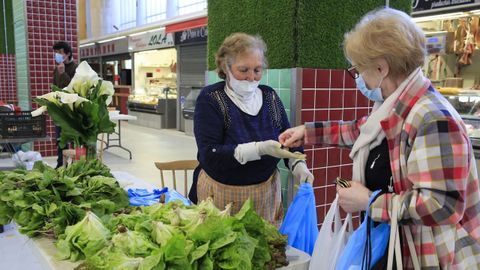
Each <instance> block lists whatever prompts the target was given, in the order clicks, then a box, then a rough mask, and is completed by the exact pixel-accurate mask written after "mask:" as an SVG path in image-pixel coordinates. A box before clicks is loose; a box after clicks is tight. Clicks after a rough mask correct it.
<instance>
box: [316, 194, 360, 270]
mask: <svg viewBox="0 0 480 270" xmlns="http://www.w3.org/2000/svg"><path fill="white" fill-rule="evenodd" d="M337 201H338V195H337V197H336V198H335V200H334V201H333V203H332V205H331V206H330V209H329V210H328V213H327V216H326V217H325V219H324V221H323V224H322V228H321V229H320V232H319V233H318V237H317V241H316V242H315V248H314V250H313V254H312V258H311V260H310V267H309V269H310V270H334V269H335V265H336V263H337V260H338V258H339V257H340V254H342V250H343V249H344V248H345V245H346V244H347V242H348V238H349V237H350V235H351V234H352V231H353V225H352V215H351V214H348V215H347V217H346V219H345V222H344V223H343V224H342V220H341V217H340V208H339V207H340V206H338V202H337ZM332 230H333V231H332Z"/></svg>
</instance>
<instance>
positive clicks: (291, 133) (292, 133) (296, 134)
mask: <svg viewBox="0 0 480 270" xmlns="http://www.w3.org/2000/svg"><path fill="white" fill-rule="evenodd" d="M304 136H305V125H300V126H297V127H293V128H289V129H287V130H285V131H284V132H283V133H282V134H280V136H278V141H279V142H280V143H281V144H282V145H283V146H285V147H289V148H291V147H299V146H302V145H303V137H304Z"/></svg>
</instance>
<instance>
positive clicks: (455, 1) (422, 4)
mask: <svg viewBox="0 0 480 270" xmlns="http://www.w3.org/2000/svg"><path fill="white" fill-rule="evenodd" d="M479 2H480V1H479V0H414V1H413V2H412V9H413V12H417V11H426V10H433V9H440V8H448V7H453V6H461V5H468V4H474V3H479Z"/></svg>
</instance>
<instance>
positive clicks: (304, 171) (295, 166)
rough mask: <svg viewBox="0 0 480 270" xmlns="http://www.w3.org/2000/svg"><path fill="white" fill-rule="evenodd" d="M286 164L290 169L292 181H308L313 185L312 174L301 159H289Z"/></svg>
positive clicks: (298, 182)
mask: <svg viewBox="0 0 480 270" xmlns="http://www.w3.org/2000/svg"><path fill="white" fill-rule="evenodd" d="M288 165H289V166H290V170H292V174H293V180H294V183H297V184H300V183H303V182H309V183H310V184H312V186H313V180H314V176H313V174H312V173H311V172H310V170H309V169H308V168H307V164H306V163H305V162H304V161H303V160H298V159H297V160H294V159H290V160H289V161H288Z"/></svg>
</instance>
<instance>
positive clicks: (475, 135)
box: [440, 88, 480, 147]
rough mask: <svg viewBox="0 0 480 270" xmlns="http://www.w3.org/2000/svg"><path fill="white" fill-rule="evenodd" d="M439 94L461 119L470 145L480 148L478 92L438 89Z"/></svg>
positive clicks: (479, 97)
mask: <svg viewBox="0 0 480 270" xmlns="http://www.w3.org/2000/svg"><path fill="white" fill-rule="evenodd" d="M440 92H441V93H442V94H443V95H444V96H445V98H447V100H448V101H449V102H450V103H451V104H452V105H453V107H454V108H455V109H456V110H457V112H458V113H459V114H460V116H461V117H462V119H463V121H464V122H465V126H466V127H467V132H468V136H470V139H471V140H472V144H474V145H475V146H477V147H480V91H478V90H460V89H458V90H457V91H452V90H449V91H445V90H443V91H442V88H440Z"/></svg>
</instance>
